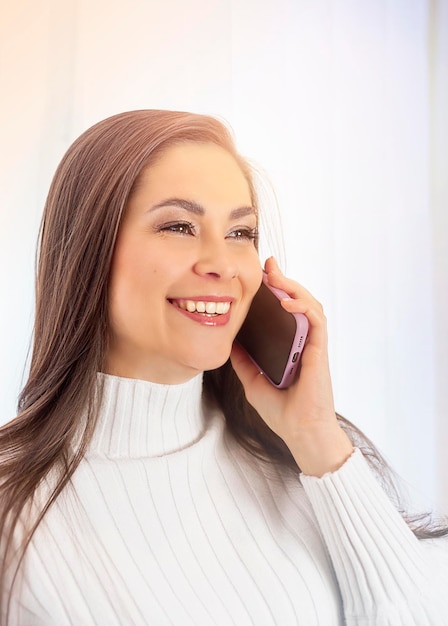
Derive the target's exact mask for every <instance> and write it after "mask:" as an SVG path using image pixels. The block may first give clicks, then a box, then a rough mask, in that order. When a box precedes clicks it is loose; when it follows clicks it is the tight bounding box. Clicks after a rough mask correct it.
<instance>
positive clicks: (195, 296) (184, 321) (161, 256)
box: [106, 142, 261, 383]
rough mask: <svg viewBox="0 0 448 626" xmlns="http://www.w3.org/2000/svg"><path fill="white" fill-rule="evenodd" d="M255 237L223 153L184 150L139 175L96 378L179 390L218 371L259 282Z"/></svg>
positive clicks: (235, 173) (204, 147) (123, 230)
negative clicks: (102, 374)
mask: <svg viewBox="0 0 448 626" xmlns="http://www.w3.org/2000/svg"><path fill="white" fill-rule="evenodd" d="M256 232H257V215H256V209H255V207H254V206H252V198H251V193H250V188H249V185H248V182H247V180H246V177H245V176H244V174H243V172H242V171H241V168H240V166H239V165H238V163H237V161H236V160H235V158H234V157H233V156H232V155H231V154H230V153H229V152H228V151H227V150H225V149H224V148H221V147H220V146H217V145H215V144H211V143H195V142H186V143H183V144H182V145H176V146H172V147H170V148H168V149H166V151H164V153H163V154H162V155H161V156H160V157H159V158H158V159H157V161H156V162H155V163H154V164H153V165H151V166H150V167H148V168H145V169H144V170H143V172H142V174H141V175H140V177H139V181H138V182H137V185H136V188H135V190H134V191H133V193H132V194H131V197H130V199H129V202H128V204H127V208H126V212H125V215H124V218H123V221H122V223H121V226H120V231H119V234H118V238H117V242H116V245H115V252H114V258H113V261H112V274H111V281H110V296H109V297H110V307H109V315H110V345H109V350H108V354H107V356H106V371H107V372H109V373H112V374H115V375H119V376H126V377H131V378H141V379H144V380H152V381H153V382H160V383H179V382H184V381H185V380H188V379H190V378H191V377H192V376H194V375H196V374H199V373H200V372H203V371H205V370H212V369H216V368H217V367H220V366H221V365H222V364H223V363H225V362H226V361H227V359H228V358H229V355H230V350H231V347H232V343H233V339H234V338H235V336H236V333H237V331H238V329H239V328H240V326H241V324H242V323H243V320H244V318H245V317H246V314H247V311H248V309H249V304H250V302H251V300H252V298H253V296H254V295H255V292H256V291H257V289H258V287H259V285H260V282H261V266H260V261H259V258H258V254H257V250H256V247H255V245H254V244H255V243H256ZM192 322H196V323H195V324H192Z"/></svg>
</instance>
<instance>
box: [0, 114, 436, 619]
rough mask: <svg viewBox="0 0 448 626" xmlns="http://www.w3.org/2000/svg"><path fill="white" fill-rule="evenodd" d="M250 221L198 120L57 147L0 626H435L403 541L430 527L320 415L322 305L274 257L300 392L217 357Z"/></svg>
mask: <svg viewBox="0 0 448 626" xmlns="http://www.w3.org/2000/svg"><path fill="white" fill-rule="evenodd" d="M257 225H258V207H257V198H256V192H255V189H254V184H253V181H252V177H251V173H250V168H249V167H248V165H247V163H246V162H245V161H244V160H243V159H242V158H241V157H240V156H239V155H238V153H237V152H236V149H235V147H234V144H233V142H232V139H231V137H230V135H229V133H228V131H227V130H226V129H225V128H224V127H223V126H222V125H221V124H220V123H219V122H217V121H216V120H214V119H212V118H208V117H204V116H198V115H193V114H188V113H176V112H169V111H134V112H129V113H124V114H121V115H117V116H114V117H112V118H109V119H107V120H104V121H103V122H100V123H99V124H97V125H95V126H93V127H92V128H91V129H89V130H87V131H86V132H85V133H84V134H83V135H82V136H81V137H80V138H79V139H78V140H77V141H75V143H74V144H73V145H72V146H71V147H70V148H69V150H68V152H67V153H66V155H65V157H64V158H63V160H62V162H61V164H60V166H59V168H58V170H57V172H56V174H55V177H54V180H53V183H52V186H51V189H50V192H49V196H48V200H47V203H46V208H45V213H44V218H43V223H42V229H41V237H40V251H39V264H38V272H37V288H36V293H37V299H36V321H35V330H34V346H33V354H32V362H31V368H30V375H29V379H28V382H27V384H26V386H25V388H24V389H23V391H22V394H21V396H20V402H19V414H18V417H17V418H16V419H15V420H13V421H12V422H11V423H10V424H8V425H6V426H5V427H3V429H1V434H0V454H1V464H0V467H1V470H0V471H1V474H0V476H1V479H0V484H1V490H2V491H1V502H2V510H1V516H2V517H1V535H2V556H3V560H2V563H3V566H2V591H3V593H2V615H3V623H4V624H14V625H17V624H20V626H28V625H35V624H45V625H47V624H54V625H57V626H63V625H65V624H76V625H81V624H82V625H90V624H101V625H103V624H107V625H108V626H109V625H114V624H157V625H164V624H176V625H177V624H181V625H182V626H186V625H189V624H191V625H193V624H194V625H198V624H200V625H201V624H219V625H224V624H226V625H227V624H238V625H244V624H256V625H257V626H258V625H263V626H264V625H267V624H281V625H282V626H283V625H289V624H300V625H306V626H312V625H325V626H331V625H333V624H334V625H336V624H353V625H354V624H369V625H370V624H371V625H379V624H381V625H383V624H406V626H411V625H417V624H418V625H422V624H431V625H438V624H440V625H442V624H446V623H447V620H448V607H447V604H446V601H445V600H444V594H443V593H442V592H441V590H440V589H438V587H437V585H438V584H439V582H440V579H441V578H442V577H443V576H444V575H446V570H445V569H444V566H443V563H442V559H441V556H443V555H442V552H441V548H442V546H444V545H445V542H444V540H442V539H440V540H438V542H436V541H433V540H432V541H429V540H428V541H422V540H419V538H418V537H424V536H425V537H436V536H437V535H443V534H447V530H446V529H443V528H439V529H431V528H430V527H429V525H427V526H424V524H423V523H420V525H419V523H418V522H415V523H414V524H412V523H411V522H409V523H407V522H406V521H405V520H404V519H403V518H402V517H401V516H400V514H399V513H398V512H397V510H396V508H395V506H394V505H393V504H392V502H391V500H390V498H389V496H387V495H386V493H385V492H384V491H383V488H382V486H381V485H380V482H379V481H378V480H377V477H376V476H375V475H374V474H377V475H381V476H382V477H383V478H384V477H386V476H387V468H386V467H385V466H384V463H383V461H382V460H381V457H380V456H379V455H378V453H377V452H376V451H375V449H374V448H373V447H372V446H371V445H370V444H369V442H368V441H367V440H366V438H365V437H363V436H362V434H361V433H359V432H358V431H357V430H356V429H355V427H353V426H351V425H350V424H349V423H348V422H345V421H344V420H343V419H342V418H340V417H339V416H337V415H336V414H335V411H334V407H333V397H332V390H331V381H330V374H329V368H328V357H327V337H326V324H325V317H324V315H323V312H322V308H321V306H320V305H319V304H318V303H317V302H316V300H315V299H314V298H313V297H312V296H311V295H310V294H309V293H308V292H307V291H306V290H305V289H303V288H302V287H301V286H300V285H298V284H297V283H296V282H294V281H292V280H290V279H288V278H286V277H284V276H283V275H282V273H281V272H280V270H279V268H278V266H277V264H276V262H275V260H274V259H272V258H271V259H268V261H267V262H266V265H265V270H266V272H267V274H268V280H269V283H270V284H271V285H272V286H274V287H278V288H281V289H283V290H284V291H286V292H287V293H288V295H289V298H287V299H285V300H284V301H282V306H283V307H284V308H285V309H287V310H288V311H291V312H301V313H304V314H305V315H306V316H307V318H308V321H309V325H310V332H309V336H308V342H307V345H306V348H305V350H304V352H303V357H302V365H301V373H300V377H299V379H298V381H296V383H294V385H293V386H291V387H290V388H289V389H288V390H281V391H280V390H278V389H276V388H274V387H273V386H272V385H270V383H269V382H268V381H267V380H266V379H265V378H264V377H263V376H262V375H260V373H259V371H258V369H257V368H256V367H255V366H254V365H253V364H252V362H251V361H250V360H249V359H248V358H247V356H246V355H245V354H244V353H243V352H242V351H241V350H240V349H238V347H237V346H236V345H234V344H233V341H234V338H235V336H236V333H237V331H238V329H239V327H240V325H241V324H242V322H243V320H244V318H245V316H246V313H247V311H248V308H249V305H250V302H251V300H252V297H253V296H254V294H255V292H256V291H257V289H258V287H259V284H260V281H261V275H262V269H261V265H260V261H259V258H258V254H257ZM229 357H230V360H229ZM246 398H247V400H246ZM361 450H362V452H361ZM366 459H367V460H368V461H370V466H371V467H373V469H374V471H372V469H370V467H369V464H368V463H367V462H366ZM436 545H437V546H440V549H437V551H436Z"/></svg>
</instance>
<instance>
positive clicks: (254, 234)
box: [227, 226, 258, 242]
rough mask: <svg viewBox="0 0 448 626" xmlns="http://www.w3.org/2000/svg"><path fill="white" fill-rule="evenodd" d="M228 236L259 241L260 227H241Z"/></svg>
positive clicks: (241, 239)
mask: <svg viewBox="0 0 448 626" xmlns="http://www.w3.org/2000/svg"><path fill="white" fill-rule="evenodd" d="M227 237H229V238H230V239H236V240H237V241H238V240H240V241H254V242H255V241H258V228H246V227H245V226H244V227H239V228H235V229H234V230H232V231H231V232H230V233H229V234H228V235H227Z"/></svg>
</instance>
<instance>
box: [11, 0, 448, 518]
mask: <svg viewBox="0 0 448 626" xmlns="http://www.w3.org/2000/svg"><path fill="white" fill-rule="evenodd" d="M0 3H1V4H0V6H1V15H0V86H1V87H0V88H1V94H0V111H1V168H0V199H1V205H0V220H1V221H0V244H1V247H0V294H1V308H0V321H1V323H0V341H1V344H0V345H1V348H0V376H1V380H2V384H1V390H0V422H6V421H7V420H9V419H10V418H11V417H12V416H13V415H14V412H15V403H16V397H17V394H18V391H19V389H20V386H21V384H22V382H23V380H22V378H23V366H24V362H25V359H26V352H27V348H28V343H29V337H30V333H31V327H32V308H33V264H34V247H35V240H36V234H37V229H38V224H39V220H40V216H41V211H42V206H43V203H44V199H45V194H46V191H47V188H48V185H49V182H50V179H51V176H52V173H53V171H54V169H55V167H56V165H57V163H58V161H59V159H60V158H61V156H62V154H63V152H64V151H65V149H66V148H67V147H68V145H69V144H70V143H71V141H72V140H73V139H74V138H75V137H76V136H77V135H79V134H80V133H81V132H82V131H83V130H84V129H85V128H87V127H88V126H90V125H91V124H92V123H94V122H96V121H98V120H100V119H102V118H104V117H106V116H108V115H111V114H114V113H117V112H120V111H124V110H128V109H136V108H170V109H184V110H192V111H197V112H204V113H210V114H213V115H217V116H219V117H220V118H223V119H225V120H226V121H228V122H229V124H231V126H232V127H233V129H234V132H235V135H236V139H237V143H238V145H239V147H240V150H241V151H242V152H243V153H244V154H245V155H246V156H248V157H249V158H250V159H251V160H252V161H253V162H254V163H255V164H256V165H257V167H258V168H259V169H260V170H261V171H262V172H263V173H264V176H265V179H267V180H268V181H269V184H268V186H267V188H266V189H267V191H266V197H265V205H266V207H265V209H266V210H268V211H269V217H268V219H267V220H266V223H267V230H268V231H270V232H269V233H268V234H269V236H268V237H267V238H266V242H265V244H264V245H263V248H262V251H263V254H268V253H270V252H272V251H274V252H277V253H278V255H279V256H280V259H281V260H282V262H283V264H284V266H285V267H286V269H287V271H288V273H289V274H290V275H291V276H293V277H294V278H296V279H297V280H299V281H300V282H302V283H303V284H305V286H307V287H308V288H309V289H310V290H311V291H312V292H313V293H315V295H316V296H317V297H318V298H319V299H320V300H321V301H322V302H323V304H324V306H325V309H326V312H327V317H328V320H329V330H330V356H331V362H332V369H333V379H334V387H335V397H336V404H337V409H338V410H339V412H341V413H342V414H343V415H345V416H346V417H348V418H349V419H351V420H352V421H354V422H355V423H357V424H358V425H359V426H360V427H361V428H362V429H363V430H364V431H365V432H366V434H368V435H369V436H370V437H371V438H372V439H373V440H374V441H375V443H376V444H377V445H378V446H379V448H380V450H381V451H383V453H384V454H385V456H386V458H387V459H388V460H389V461H390V462H391V464H392V465H393V467H394V468H395V469H396V470H397V471H398V473H399V474H400V475H401V476H403V477H404V479H405V481H406V482H407V483H408V485H409V489H410V491H411V495H412V497H413V498H414V499H416V500H417V501H420V502H421V503H422V504H424V505H425V506H430V507H432V506H439V507H440V508H442V509H445V510H448V465H447V463H448V462H447V456H446V453H445V450H446V448H447V445H448V426H447V424H448V391H447V384H446V380H448V357H447V355H448V333H447V330H446V324H447V321H448V295H447V291H448V290H447V278H448V276H447V274H448V253H447V245H448V226H447V216H446V204H447V200H448V189H447V179H448V175H447V156H448V155H447V152H448V148H447V146H448V127H447V120H446V113H445V111H447V110H448V108H447V107H448V84H447V62H448V50H447V42H448V10H447V7H448V4H447V0H439V1H438V2H436V1H435V0H433V2H431V1H430V0H364V1H363V2H355V1H354V0H339V1H338V0H313V1H311V0H261V1H260V0H189V1H188V2H185V0H164V1H163V2H162V1H160V0H127V1H126V2H124V1H123V0H108V1H107V2H106V1H105V0H95V1H93V2H92V1H90V0H64V2H60V0H16V2H14V3H12V2H9V1H7V0H0ZM269 185H271V186H272V189H273V190H275V194H276V198H277V203H278V206H279V209H280V213H281V221H282V230H283V233H284V252H283V250H282V249H281V248H279V247H278V246H277V245H275V242H276V238H275V227H276V211H275V207H274V204H275V203H274V195H273V192H272V190H270V187H269Z"/></svg>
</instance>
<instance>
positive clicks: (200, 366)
mask: <svg viewBox="0 0 448 626" xmlns="http://www.w3.org/2000/svg"><path fill="white" fill-rule="evenodd" d="M229 357H230V350H229V351H228V352H226V353H225V354H221V355H220V356H215V357H214V358H210V356H208V358H204V359H203V360H201V362H199V361H198V362H197V365H193V367H194V368H195V369H197V370H198V371H199V372H208V371H210V370H216V369H218V367H221V365H224V363H226V362H227V361H228V360H229Z"/></svg>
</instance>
